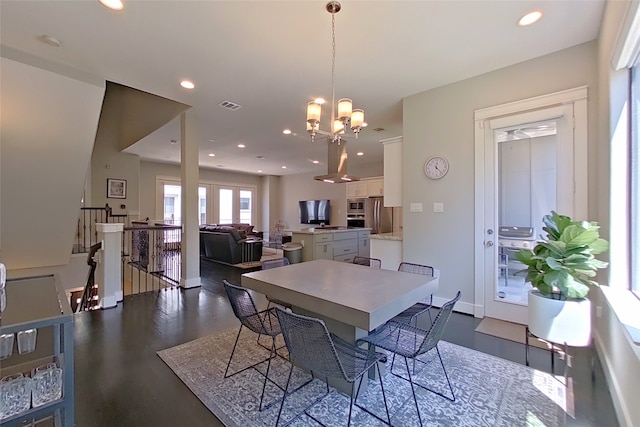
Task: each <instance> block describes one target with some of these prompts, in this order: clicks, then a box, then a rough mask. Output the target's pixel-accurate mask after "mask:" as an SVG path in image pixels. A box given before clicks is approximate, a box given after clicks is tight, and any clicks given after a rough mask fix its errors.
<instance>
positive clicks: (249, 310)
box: [222, 280, 282, 411]
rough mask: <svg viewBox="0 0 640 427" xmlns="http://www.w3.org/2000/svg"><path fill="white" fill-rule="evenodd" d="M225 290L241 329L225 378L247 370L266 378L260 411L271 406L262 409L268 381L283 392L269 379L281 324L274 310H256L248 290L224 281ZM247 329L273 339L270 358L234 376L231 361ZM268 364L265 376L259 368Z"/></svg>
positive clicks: (242, 370) (263, 384)
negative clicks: (253, 370) (265, 363)
mask: <svg viewBox="0 0 640 427" xmlns="http://www.w3.org/2000/svg"><path fill="white" fill-rule="evenodd" d="M222 283H223V284H224V290H225V291H226V292H227V296H228V297H229V302H230V303H231V308H233V313H234V314H235V315H236V317H237V318H238V320H240V329H239V330H238V335H237V336H236V342H235V343H234V344H233V350H232V351H231V356H230V357H229V362H228V363H227V369H225V371H224V378H229V377H232V376H234V375H237V374H239V373H241V372H244V371H246V370H247V369H252V368H253V369H255V370H256V371H257V372H258V373H260V374H261V375H263V376H264V382H263V383H262V394H261V395H260V406H259V407H258V408H259V410H260V411H262V410H263V409H266V408H268V407H269V406H271V405H273V403H275V402H273V403H271V404H270V405H267V406H265V407H264V408H263V407H262V401H263V399H264V391H265V388H266V385H267V380H269V381H271V382H272V383H273V384H275V385H276V386H278V387H279V388H280V389H281V390H282V387H281V386H279V385H278V384H277V383H276V382H275V381H273V380H271V379H270V378H269V370H270V368H271V359H273V358H274V357H276V356H277V355H278V353H277V351H276V337H277V336H278V335H280V334H281V333H282V332H281V331H280V323H279V322H278V317H277V316H276V313H275V311H274V309H269V310H263V311H258V310H257V309H256V305H255V303H254V302H253V298H252V297H251V294H250V293H249V291H247V289H245V288H242V287H240V286H236V285H233V284H231V283H229V282H228V281H226V280H223V281H222ZM243 327H245V328H247V329H249V330H251V331H253V332H255V333H257V334H258V335H268V336H270V337H271V348H270V349H269V350H270V354H269V357H268V358H267V359H264V360H261V361H260V362H257V363H254V364H253V365H251V366H247V367H246V368H243V369H241V370H239V371H236V372H234V373H233V374H229V367H230V366H231V360H232V359H233V355H234V353H235V352H236V347H237V345H238V339H239V338H240V333H241V332H242V328H243ZM264 362H267V372H266V373H265V374H263V373H262V372H260V370H259V369H258V368H257V366H258V365H260V364H262V363H264Z"/></svg>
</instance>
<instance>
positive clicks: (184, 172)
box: [180, 112, 200, 288]
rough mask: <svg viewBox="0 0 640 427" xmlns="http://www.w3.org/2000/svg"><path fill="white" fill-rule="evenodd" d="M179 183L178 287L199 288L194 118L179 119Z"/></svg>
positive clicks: (183, 114)
mask: <svg viewBox="0 0 640 427" xmlns="http://www.w3.org/2000/svg"><path fill="white" fill-rule="evenodd" d="M180 135H181V138H180V140H181V144H180V156H181V180H182V277H181V278H180V286H182V287H183V288H194V287H196V286H200V229H199V226H198V184H199V179H200V165H199V163H198V155H199V149H198V145H199V143H198V141H199V136H198V129H197V121H196V118H195V114H194V113H192V112H189V113H187V112H184V113H182V115H181V116H180Z"/></svg>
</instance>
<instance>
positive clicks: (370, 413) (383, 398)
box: [353, 362, 391, 426]
mask: <svg viewBox="0 0 640 427" xmlns="http://www.w3.org/2000/svg"><path fill="white" fill-rule="evenodd" d="M376 369H377V370H378V378H380V388H381V389H382V400H383V401H384V410H385V412H386V413H387V419H386V420H383V419H382V418H381V417H379V416H378V415H376V414H374V413H373V412H371V411H370V410H368V409H367V408H365V407H364V406H360V405H359V404H358V396H359V395H360V387H361V386H362V380H363V378H364V377H365V375H367V373H366V372H365V373H364V374H363V375H362V376H361V377H360V382H359V383H358V390H357V391H356V397H355V400H354V401H353V403H354V404H355V405H356V406H357V407H358V408H360V409H362V410H363V411H365V412H366V413H368V414H369V415H371V416H373V417H375V418H377V419H378V420H380V421H381V422H383V423H385V424H386V425H388V426H390V425H391V416H390V415H389V406H388V405H387V397H386V395H385V394H384V383H383V382H382V372H381V371H380V363H379V362H376Z"/></svg>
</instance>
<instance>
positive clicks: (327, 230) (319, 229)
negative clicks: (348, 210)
mask: <svg viewBox="0 0 640 427" xmlns="http://www.w3.org/2000/svg"><path fill="white" fill-rule="evenodd" d="M312 230H313V231H311V230H308V229H306V230H305V229H302V230H286V231H289V232H291V233H298V234H328V233H343V232H345V231H366V230H371V229H370V228H348V227H346V226H345V227H340V228H328V227H325V228H322V227H315V228H312Z"/></svg>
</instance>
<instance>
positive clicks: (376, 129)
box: [374, 128, 384, 132]
mask: <svg viewBox="0 0 640 427" xmlns="http://www.w3.org/2000/svg"><path fill="white" fill-rule="evenodd" d="M383 130H384V128H375V129H374V131H376V132H382V131H383Z"/></svg>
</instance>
